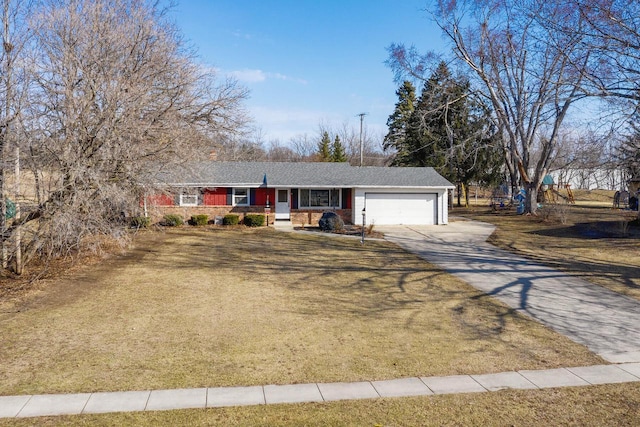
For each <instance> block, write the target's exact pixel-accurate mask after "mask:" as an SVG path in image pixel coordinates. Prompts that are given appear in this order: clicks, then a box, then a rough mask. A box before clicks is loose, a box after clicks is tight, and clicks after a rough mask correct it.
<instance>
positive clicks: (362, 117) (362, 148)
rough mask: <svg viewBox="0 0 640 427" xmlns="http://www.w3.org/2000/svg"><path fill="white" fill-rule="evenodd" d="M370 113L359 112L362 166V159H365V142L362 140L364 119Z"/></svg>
mask: <svg viewBox="0 0 640 427" xmlns="http://www.w3.org/2000/svg"><path fill="white" fill-rule="evenodd" d="M367 114H368V113H360V114H358V116H360V166H362V161H363V159H364V157H363V156H364V154H363V153H364V144H363V142H362V122H363V121H364V116H366V115H367Z"/></svg>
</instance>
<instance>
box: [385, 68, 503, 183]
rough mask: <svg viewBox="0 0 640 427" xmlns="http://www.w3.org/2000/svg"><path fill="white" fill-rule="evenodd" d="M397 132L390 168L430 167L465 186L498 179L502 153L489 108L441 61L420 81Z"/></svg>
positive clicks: (463, 80)
mask: <svg viewBox="0 0 640 427" xmlns="http://www.w3.org/2000/svg"><path fill="white" fill-rule="evenodd" d="M390 119H391V117H390ZM403 130H404V135H403V136H402V138H397V139H396V142H395V144H396V150H397V155H396V156H395V158H394V161H393V164H394V165H397V166H431V167H433V168H435V169H436V170H437V171H438V172H439V173H440V174H441V175H443V176H444V177H445V178H447V179H448V180H449V181H451V182H453V183H457V184H459V185H465V186H466V185H468V183H469V182H471V181H482V182H485V183H493V182H494V181H496V180H497V179H499V178H500V177H501V172H502V165H503V162H502V156H501V154H502V153H501V151H500V149H499V147H498V145H497V144H496V139H495V134H496V133H495V130H494V129H493V127H492V122H491V120H490V115H489V109H488V108H487V107H486V106H485V105H484V104H482V103H481V102H479V101H478V100H477V99H475V98H473V97H472V96H471V91H470V85H469V82H468V81H466V80H465V79H461V78H455V77H454V76H452V75H451V72H450V71H449V68H448V67H447V65H446V64H445V63H441V64H440V65H439V66H438V68H437V69H436V71H435V72H434V73H433V74H432V75H431V77H430V78H429V79H428V80H427V81H426V82H425V84H424V87H423V89H422V92H421V94H420V98H419V99H418V100H417V102H416V104H415V107H414V109H413V112H412V113H411V116H410V117H409V119H408V121H407V122H406V125H405V127H404V129H403ZM390 134H391V129H390ZM396 134H399V133H398V132H396ZM459 193H460V192H459Z"/></svg>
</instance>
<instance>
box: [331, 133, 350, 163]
mask: <svg viewBox="0 0 640 427" xmlns="http://www.w3.org/2000/svg"><path fill="white" fill-rule="evenodd" d="M331 161H332V162H346V161H347V153H346V152H345V150H344V145H342V142H341V141H340V137H339V136H338V135H336V139H334V140H333V145H332V146H331Z"/></svg>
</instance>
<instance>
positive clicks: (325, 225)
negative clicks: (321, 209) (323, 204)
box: [318, 212, 344, 231]
mask: <svg viewBox="0 0 640 427" xmlns="http://www.w3.org/2000/svg"><path fill="white" fill-rule="evenodd" d="M318 226H320V230H322V231H341V230H342V229H343V228H344V221H343V220H342V218H340V216H339V215H338V214H337V213H335V212H325V213H323V214H322V218H320V220H319V221H318Z"/></svg>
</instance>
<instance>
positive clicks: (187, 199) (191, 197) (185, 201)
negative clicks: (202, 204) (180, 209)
mask: <svg viewBox="0 0 640 427" xmlns="http://www.w3.org/2000/svg"><path fill="white" fill-rule="evenodd" d="M180 206H198V195H197V194H181V195H180Z"/></svg>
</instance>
